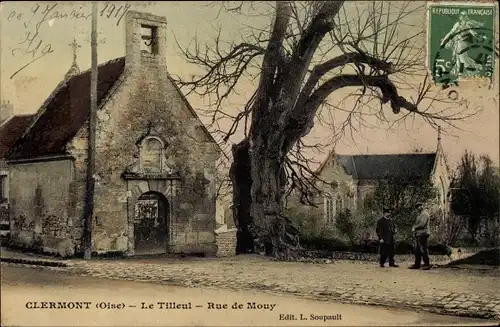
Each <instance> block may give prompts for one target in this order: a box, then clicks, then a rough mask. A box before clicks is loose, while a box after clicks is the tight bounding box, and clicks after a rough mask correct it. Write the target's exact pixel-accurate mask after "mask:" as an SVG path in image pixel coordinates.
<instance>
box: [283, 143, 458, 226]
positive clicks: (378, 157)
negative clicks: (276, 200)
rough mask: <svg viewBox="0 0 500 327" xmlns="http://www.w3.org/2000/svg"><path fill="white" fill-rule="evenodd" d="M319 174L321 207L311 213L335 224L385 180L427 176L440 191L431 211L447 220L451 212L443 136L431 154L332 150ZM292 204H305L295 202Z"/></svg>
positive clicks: (319, 201) (407, 179) (317, 199)
mask: <svg viewBox="0 0 500 327" xmlns="http://www.w3.org/2000/svg"><path fill="white" fill-rule="evenodd" d="M317 176H318V178H319V180H320V181H318V189H320V190H321V191H322V192H320V193H321V194H320V195H318V196H317V197H316V198H315V199H314V202H315V203H316V205H317V207H310V208H308V209H307V212H308V214H309V215H314V216H315V217H321V218H322V219H323V220H324V222H325V223H327V224H331V225H333V224H334V222H335V218H336V216H337V215H338V214H339V213H340V212H342V211H343V210H345V209H349V210H350V211H351V212H355V211H358V210H360V209H361V208H362V206H363V203H364V200H365V199H366V197H367V196H368V195H369V194H372V193H373V192H374V191H375V190H376V188H377V186H378V185H379V184H380V182H382V181H391V182H393V181H400V182H402V183H403V182H405V181H406V182H407V181H411V180H412V179H413V178H419V179H420V178H421V179H427V180H429V181H430V183H431V184H432V186H433V188H434V189H435V191H436V198H435V199H431V200H429V205H430V208H431V210H433V211H434V210H436V212H439V215H440V217H442V218H443V219H444V217H445V215H446V214H447V213H448V212H449V207H450V203H449V196H448V194H449V187H450V180H449V171H448V167H447V164H446V159H445V155H444V152H443V149H442V147H441V142H440V136H438V144H437V148H436V151H435V152H431V153H423V152H416V153H404V154H370V155H340V154H336V153H335V152H334V151H332V152H331V153H330V154H329V156H328V157H327V159H326V160H325V161H324V162H323V164H322V165H321V166H320V168H319V169H318V170H317ZM431 204H432V205H431ZM291 206H294V207H298V206H301V204H297V203H296V202H295V201H293V202H292V204H291Z"/></svg>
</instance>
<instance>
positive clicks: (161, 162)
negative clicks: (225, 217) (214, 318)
mask: <svg viewBox="0 0 500 327" xmlns="http://www.w3.org/2000/svg"><path fill="white" fill-rule="evenodd" d="M166 34H167V28H166V19H165V18H164V17H159V16H155V15H152V14H147V13H140V12H132V11H131V12H128V13H127V16H126V24H125V39H126V49H125V50H126V51H125V56H124V57H122V58H117V59H114V60H111V61H109V62H106V63H104V64H101V65H100V66H99V67H98V94H97V97H98V114H97V116H98V118H97V127H96V158H95V159H96V174H95V175H94V179H95V181H96V186H95V199H94V217H93V232H92V243H93V246H92V248H93V251H94V252H97V253H109V252H120V253H124V254H128V255H134V254H153V253H168V252H173V253H204V254H208V255H210V254H214V253H215V252H216V251H217V246H216V241H215V232H214V230H215V228H216V226H215V224H216V220H215V210H216V196H215V193H216V185H215V183H216V181H215V177H214V176H215V169H216V160H217V159H218V157H219V155H220V153H221V150H220V148H219V147H218V145H217V143H216V142H215V140H214V139H213V138H212V136H211V135H210V133H209V132H208V130H207V129H206V127H205V126H204V125H203V124H202V122H201V121H200V119H199V118H198V116H197V115H196V113H195V111H194V110H193V108H192V107H191V106H190V104H189V103H188V101H187V100H186V98H185V97H184V96H183V94H182V93H181V91H180V90H179V88H178V87H177V86H176V84H175V83H174V81H173V80H172V79H171V77H170V76H169V74H168V72H167V61H166V37H167V35H166ZM74 51H76V50H74ZM89 109H90V70H88V71H85V72H80V70H79V68H78V65H77V64H76V54H75V55H74V58H73V64H72V65H71V68H70V70H69V71H68V73H67V74H66V76H65V78H64V80H63V81H61V82H60V83H59V85H57V87H56V88H55V90H54V91H53V92H52V93H51V94H50V95H49V97H48V98H47V99H46V101H45V102H44V103H43V105H42V106H41V107H40V109H39V110H38V112H37V113H36V115H35V116H34V117H33V119H32V121H31V123H30V124H29V126H28V127H27V129H26V131H25V132H24V134H23V135H22V136H21V137H20V138H19V139H18V140H17V141H16V142H15V144H14V145H13V146H12V147H11V148H10V150H9V151H8V153H7V155H6V159H7V161H8V164H9V175H10V184H9V198H10V199H9V201H10V203H9V210H10V221H11V237H12V240H13V242H16V243H18V245H21V246H25V247H36V248H41V249H43V250H44V251H45V252H51V253H58V254H60V255H63V256H69V255H73V254H75V253H81V252H82V251H83V249H82V246H81V243H82V242H81V238H82V232H83V206H84V196H85V178H86V161H87V144H88V132H87V131H88V118H89Z"/></svg>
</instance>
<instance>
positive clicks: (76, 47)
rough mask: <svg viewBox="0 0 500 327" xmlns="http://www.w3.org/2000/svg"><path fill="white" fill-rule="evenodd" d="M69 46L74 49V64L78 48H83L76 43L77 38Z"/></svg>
mask: <svg viewBox="0 0 500 327" xmlns="http://www.w3.org/2000/svg"><path fill="white" fill-rule="evenodd" d="M69 46H70V47H72V48H73V63H76V50H77V49H78V48H81V47H82V46H81V45H79V44H78V43H76V39H75V38H73V42H71V43H70V44H69Z"/></svg>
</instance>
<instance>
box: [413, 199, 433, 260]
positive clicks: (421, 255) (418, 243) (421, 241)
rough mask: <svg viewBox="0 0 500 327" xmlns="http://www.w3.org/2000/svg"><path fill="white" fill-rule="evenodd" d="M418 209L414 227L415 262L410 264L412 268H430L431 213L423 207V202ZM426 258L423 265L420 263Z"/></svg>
mask: <svg viewBox="0 0 500 327" xmlns="http://www.w3.org/2000/svg"><path fill="white" fill-rule="evenodd" d="M416 209H417V212H418V216H417V220H416V221H415V225H414V226H413V228H412V231H413V233H414V235H415V250H414V253H415V264H414V265H412V266H410V269H420V268H422V269H423V270H429V269H430V263H429V251H428V248H427V241H428V240H429V235H430V230H429V223H430V215H429V213H428V212H427V210H426V209H425V208H424V207H423V204H422V203H417V205H416ZM422 259H423V260H424V265H423V266H421V265H420V263H421V261H422Z"/></svg>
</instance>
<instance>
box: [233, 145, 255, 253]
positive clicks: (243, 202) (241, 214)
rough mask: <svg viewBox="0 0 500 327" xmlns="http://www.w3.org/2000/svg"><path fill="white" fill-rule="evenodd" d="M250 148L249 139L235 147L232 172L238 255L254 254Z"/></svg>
mask: <svg viewBox="0 0 500 327" xmlns="http://www.w3.org/2000/svg"><path fill="white" fill-rule="evenodd" d="M249 146H250V144H249V142H248V140H247V139H245V140H243V141H242V142H240V143H239V144H236V145H234V146H233V163H232V165H231V170H230V177H231V181H232V184H233V219H234V224H235V225H236V228H237V229H238V231H237V240H236V254H245V253H252V252H254V242H253V235H252V232H251V225H252V218H251V216H250V206H251V203H252V197H251V195H250V189H251V187H252V176H251V172H250V158H249V154H248V150H249Z"/></svg>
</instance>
